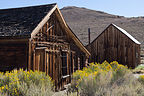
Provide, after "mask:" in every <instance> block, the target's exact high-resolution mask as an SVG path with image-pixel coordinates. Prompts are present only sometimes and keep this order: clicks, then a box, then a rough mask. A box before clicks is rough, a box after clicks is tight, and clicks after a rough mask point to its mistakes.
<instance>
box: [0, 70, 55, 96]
mask: <svg viewBox="0 0 144 96" xmlns="http://www.w3.org/2000/svg"><path fill="white" fill-rule="evenodd" d="M52 90H53V82H52V81H51V78H50V77H49V76H46V74H45V73H44V72H38V71H35V72H33V71H23V70H22V69H20V70H13V71H11V72H6V73H5V74H4V73H0V92H1V94H5V96H6V95H7V96H51V95H52V94H53V91H52Z"/></svg>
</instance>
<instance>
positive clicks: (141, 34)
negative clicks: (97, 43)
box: [61, 6, 144, 45]
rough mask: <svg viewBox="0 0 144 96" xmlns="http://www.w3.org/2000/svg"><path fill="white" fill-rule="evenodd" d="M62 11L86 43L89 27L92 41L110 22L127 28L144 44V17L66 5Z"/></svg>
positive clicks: (69, 23)
mask: <svg viewBox="0 0 144 96" xmlns="http://www.w3.org/2000/svg"><path fill="white" fill-rule="evenodd" d="M61 12H62V14H63V16H64V19H65V20H66V22H67V23H68V25H69V26H70V28H71V29H72V30H73V31H74V33H75V34H76V35H77V36H78V37H79V39H80V40H81V41H82V42H83V44H84V45H87V44H88V38H87V37H88V31H87V30H88V28H91V41H93V40H94V39H95V38H96V37H97V36H98V35H99V34H100V33H101V32H102V31H103V30H104V29H105V28H106V27H107V26H108V25H109V24H110V23H114V24H116V25H118V26H120V27H121V28H123V29H125V30H126V31H127V32H128V33H130V34H131V35H132V36H134V37H135V38H136V39H137V40H138V41H140V42H141V43H142V44H144V17H131V18H126V17H124V16H117V15H112V14H108V13H105V12H101V11H95V10H90V9H86V8H79V7H74V6H70V7H64V8H62V9H61Z"/></svg>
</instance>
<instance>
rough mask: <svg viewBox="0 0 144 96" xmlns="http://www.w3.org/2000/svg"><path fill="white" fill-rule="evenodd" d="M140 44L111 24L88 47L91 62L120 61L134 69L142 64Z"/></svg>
mask: <svg viewBox="0 0 144 96" xmlns="http://www.w3.org/2000/svg"><path fill="white" fill-rule="evenodd" d="M140 44H141V43H140V42H139V41H137V40H136V39H135V38H134V37H132V36H131V35H130V34H129V33H128V32H126V31H125V30H124V29H122V28H120V27H118V26H116V25H115V24H110V25H109V26H108V27H107V28H106V29H105V30H104V31H103V32H102V33H101V34H100V35H99V36H97V38H96V39H95V40H94V41H92V42H91V43H90V44H89V45H87V46H86V47H87V49H88V50H89V52H90V53H91V57H90V59H89V62H100V63H101V62H103V61H105V60H107V61H108V62H111V61H118V62H119V63H120V64H123V65H127V66H128V67H131V68H134V67H136V66H137V65H138V64H140Z"/></svg>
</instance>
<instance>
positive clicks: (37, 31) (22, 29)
mask: <svg viewBox="0 0 144 96" xmlns="http://www.w3.org/2000/svg"><path fill="white" fill-rule="evenodd" d="M89 56H90V53H89V52H88V50H87V49H86V48H85V47H84V46H83V44H82V43H81V42H80V40H79V39H78V38H77V37H76V35H75V34H74V33H73V32H72V30H71V29H70V28H69V27H68V25H67V24H66V22H65V20H64V18H63V16H62V14H61V12H60V10H59V9H58V7H57V4H49V5H41V6H31V7H24V8H14V9H3V10H0V71H10V70H13V69H19V68H23V69H28V70H34V71H35V70H38V71H43V72H46V74H48V75H50V76H51V77H52V78H53V80H55V85H56V86H57V88H58V89H61V88H63V85H65V84H67V83H69V82H70V79H71V74H72V73H73V72H74V71H75V70H78V69H82V68H83V67H85V64H86V62H87V60H88V57H89Z"/></svg>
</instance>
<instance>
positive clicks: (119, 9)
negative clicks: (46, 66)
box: [0, 0, 144, 17]
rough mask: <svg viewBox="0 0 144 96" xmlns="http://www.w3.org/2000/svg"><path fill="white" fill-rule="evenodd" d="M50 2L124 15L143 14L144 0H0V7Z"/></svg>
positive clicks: (59, 5)
mask: <svg viewBox="0 0 144 96" xmlns="http://www.w3.org/2000/svg"><path fill="white" fill-rule="evenodd" d="M51 3H57V4H58V7H59V8H63V7H66V6H77V7H85V8H88V9H92V10H97V11H103V12H106V13H109V14H114V15H120V16H125V17H138V16H144V0H0V9H7V8H17V7H26V6H34V5H43V4H51Z"/></svg>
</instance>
